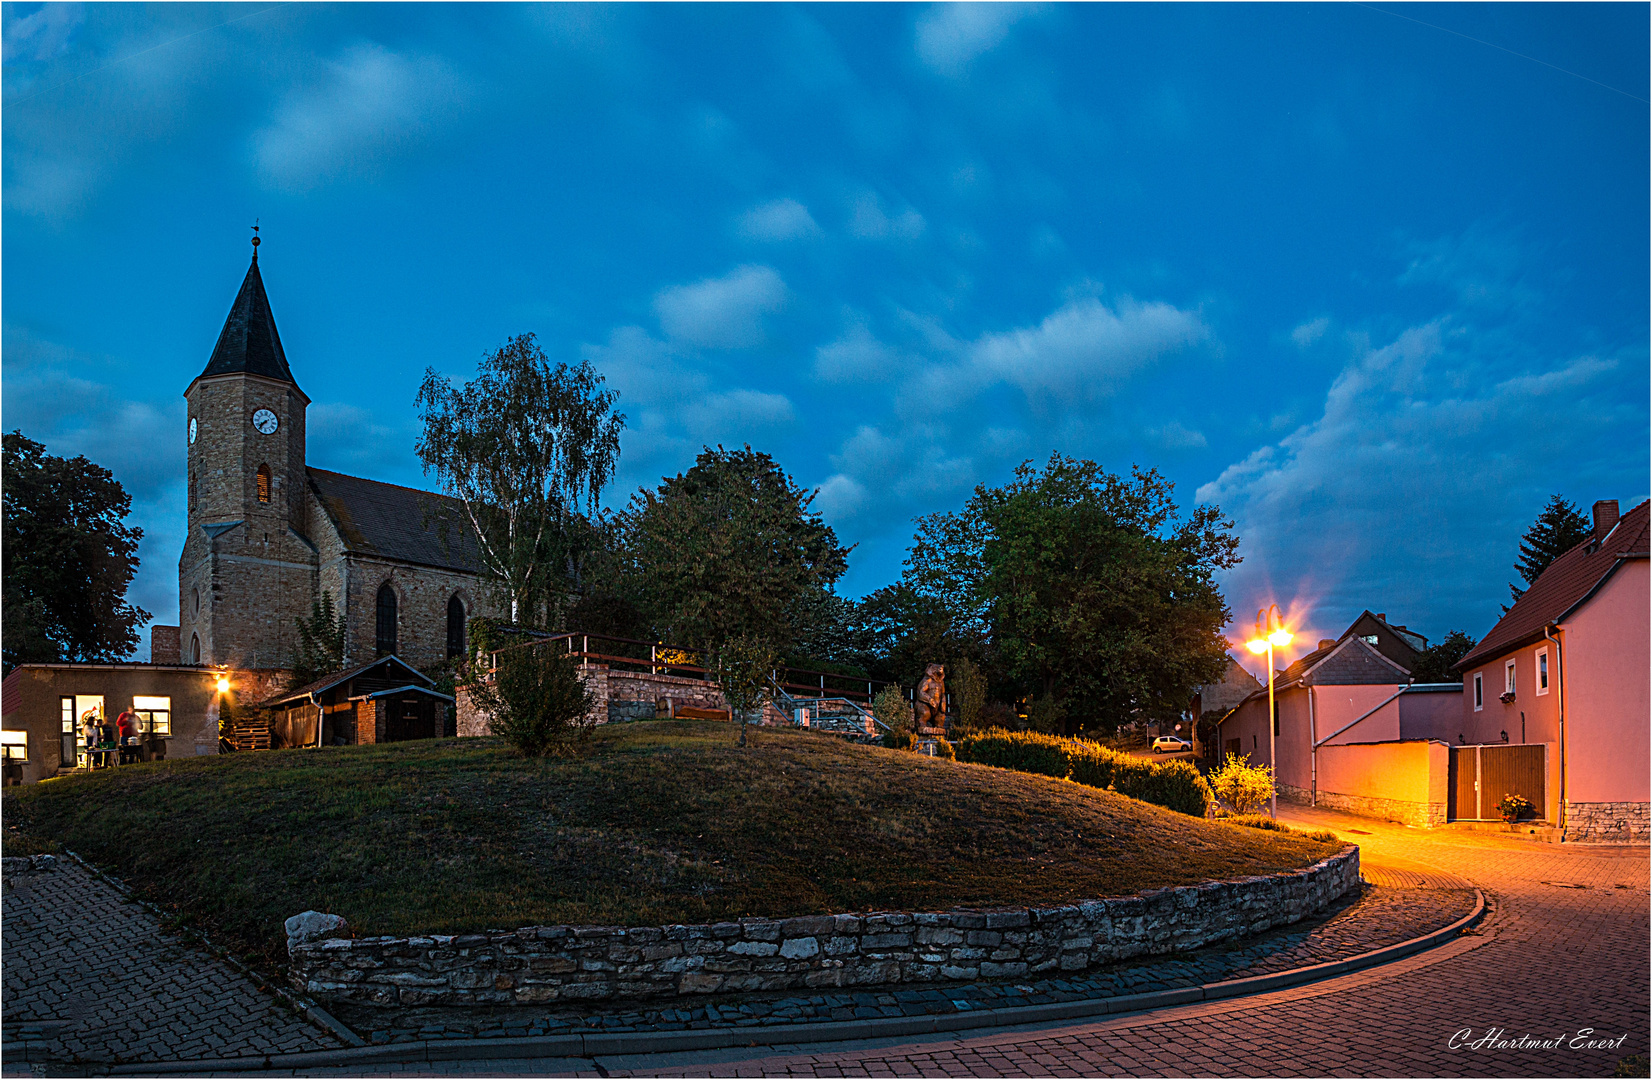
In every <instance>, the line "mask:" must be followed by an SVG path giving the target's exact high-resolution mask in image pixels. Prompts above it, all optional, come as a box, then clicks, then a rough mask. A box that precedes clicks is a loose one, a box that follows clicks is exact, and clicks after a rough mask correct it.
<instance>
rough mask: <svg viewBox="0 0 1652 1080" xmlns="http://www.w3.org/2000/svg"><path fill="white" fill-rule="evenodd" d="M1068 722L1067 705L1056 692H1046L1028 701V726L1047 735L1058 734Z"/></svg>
mask: <svg viewBox="0 0 1652 1080" xmlns="http://www.w3.org/2000/svg"><path fill="white" fill-rule="evenodd" d="M1066 723H1067V706H1066V705H1064V704H1063V703H1062V702H1061V699H1060V698H1057V697H1056V696H1055V695H1054V694H1045V695H1043V696H1042V697H1036V698H1034V699H1032V700H1031V701H1029V702H1027V726H1028V727H1029V728H1032V729H1033V730H1034V731H1041V732H1043V733H1044V734H1046V735H1056V734H1059V733H1060V732H1061V731H1063V730H1064V728H1065V725H1066Z"/></svg>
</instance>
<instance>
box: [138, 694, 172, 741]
mask: <svg viewBox="0 0 1652 1080" xmlns="http://www.w3.org/2000/svg"><path fill="white" fill-rule="evenodd" d="M132 711H133V712H135V713H137V714H138V724H139V728H138V730H139V731H141V732H143V733H144V734H145V735H160V736H163V737H167V736H170V735H171V734H172V699H171V698H169V697H134V698H132Z"/></svg>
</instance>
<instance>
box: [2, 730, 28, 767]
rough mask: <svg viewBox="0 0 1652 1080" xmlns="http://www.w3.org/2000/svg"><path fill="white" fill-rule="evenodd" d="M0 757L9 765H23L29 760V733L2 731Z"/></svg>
mask: <svg viewBox="0 0 1652 1080" xmlns="http://www.w3.org/2000/svg"><path fill="white" fill-rule="evenodd" d="M0 759H3V760H4V761H5V763H6V764H7V765H21V764H23V763H24V762H25V761H28V760H29V733H28V732H26V731H0Z"/></svg>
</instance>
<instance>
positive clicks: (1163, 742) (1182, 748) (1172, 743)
mask: <svg viewBox="0 0 1652 1080" xmlns="http://www.w3.org/2000/svg"><path fill="white" fill-rule="evenodd" d="M1191 749H1193V744H1192V743H1190V742H1188V741H1187V740H1186V739H1178V738H1176V736H1174V735H1160V736H1159V737H1158V738H1156V739H1154V740H1153V752H1154V753H1155V754H1180V753H1184V752H1186V751H1188V750H1191Z"/></svg>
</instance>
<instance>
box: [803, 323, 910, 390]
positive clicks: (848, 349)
mask: <svg viewBox="0 0 1652 1080" xmlns="http://www.w3.org/2000/svg"><path fill="white" fill-rule="evenodd" d="M907 363H908V361H907V358H906V357H905V356H904V355H902V354H901V353H899V352H897V351H896V350H894V349H891V348H890V347H889V346H887V345H885V344H884V343H883V342H881V341H879V340H878V339H877V338H876V337H874V336H873V335H872V331H871V330H870V329H868V328H867V326H866V323H865V322H864V321H863V320H861V319H859V318H855V319H854V321H853V322H851V324H850V326H849V328H848V330H846V331H845V332H844V334H843V336H842V337H840V338H838V339H837V340H836V341H833V342H831V343H829V344H826V345H822V346H820V347H819V348H818V349H816V350H815V377H816V378H817V379H820V380H822V381H824V382H834V383H858V382H883V381H886V380H889V379H892V378H894V377H895V376H896V375H898V374H899V373H900V371H901V369H902V368H903V367H905V366H906V365H907Z"/></svg>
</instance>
